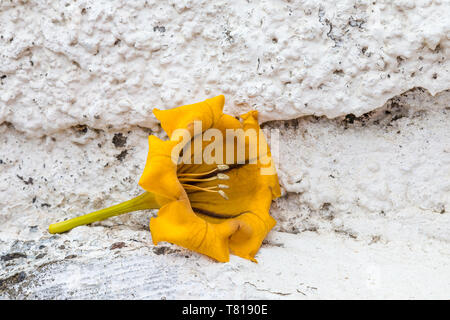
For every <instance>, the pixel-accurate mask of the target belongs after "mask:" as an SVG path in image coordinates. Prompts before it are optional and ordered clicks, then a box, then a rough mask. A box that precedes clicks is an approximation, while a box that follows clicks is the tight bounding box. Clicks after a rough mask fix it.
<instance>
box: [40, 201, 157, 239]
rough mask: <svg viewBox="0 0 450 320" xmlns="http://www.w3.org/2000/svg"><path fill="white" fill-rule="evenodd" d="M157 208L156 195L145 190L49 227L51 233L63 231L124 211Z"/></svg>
mask: <svg viewBox="0 0 450 320" xmlns="http://www.w3.org/2000/svg"><path fill="white" fill-rule="evenodd" d="M157 208H159V205H158V203H157V202H156V200H155V196H154V195H153V194H152V193H149V192H145V193H143V194H141V195H140V196H137V197H136V198H133V199H131V200H128V201H125V202H122V203H119V204H116V205H115V206H112V207H109V208H105V209H101V210H98V211H95V212H91V213H88V214H85V215H83V216H80V217H76V218H73V219H70V220H67V221H61V222H57V223H54V224H51V225H50V226H49V227H48V231H49V232H50V233H62V232H66V231H69V230H70V229H73V228H76V227H79V226H82V225H86V224H89V223H92V222H95V221H101V220H104V219H107V218H110V217H114V216H118V215H120V214H123V213H128V212H132V211H138V210H145V209H157Z"/></svg>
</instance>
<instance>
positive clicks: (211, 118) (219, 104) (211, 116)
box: [153, 95, 225, 138]
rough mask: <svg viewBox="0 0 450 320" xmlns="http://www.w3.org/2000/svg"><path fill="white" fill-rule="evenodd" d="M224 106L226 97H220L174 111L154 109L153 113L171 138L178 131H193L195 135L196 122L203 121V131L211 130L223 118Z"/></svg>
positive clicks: (174, 109)
mask: <svg viewBox="0 0 450 320" xmlns="http://www.w3.org/2000/svg"><path fill="white" fill-rule="evenodd" d="M224 104H225V97H224V96H223V95H219V96H217V97H214V98H211V99H206V100H205V101H202V102H198V103H194V104H189V105H184V106H181V107H177V108H173V109H168V110H159V109H153V113H154V115H155V117H156V118H157V119H158V120H159V121H160V122H161V127H162V128H163V129H164V131H165V132H166V133H167V135H168V136H169V138H170V137H172V133H173V132H174V131H175V130H176V129H188V130H190V131H192V132H191V134H192V135H193V127H192V124H193V122H194V121H202V129H203V131H204V130H207V129H209V128H211V127H212V126H214V124H215V123H217V121H218V120H219V119H220V117H221V116H222V109H223V106H224Z"/></svg>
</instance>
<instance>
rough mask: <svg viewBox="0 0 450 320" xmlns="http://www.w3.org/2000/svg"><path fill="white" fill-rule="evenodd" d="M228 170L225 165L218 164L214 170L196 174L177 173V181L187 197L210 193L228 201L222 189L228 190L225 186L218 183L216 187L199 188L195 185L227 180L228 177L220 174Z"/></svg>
mask: <svg viewBox="0 0 450 320" xmlns="http://www.w3.org/2000/svg"><path fill="white" fill-rule="evenodd" d="M228 169H230V167H229V166H227V165H226V164H219V165H218V166H217V167H216V168H214V169H212V170H209V171H204V172H197V173H178V180H179V181H180V182H181V185H182V186H183V188H184V190H186V193H187V194H188V195H189V194H190V193H193V192H211V193H217V194H219V195H220V196H222V197H223V198H224V199H225V200H228V196H227V194H226V193H225V191H223V190H222V189H228V188H229V186H228V185H226V184H222V183H218V184H216V185H212V186H208V187H200V186H198V185H197V184H199V183H202V182H208V181H215V180H228V179H230V177H229V176H227V175H226V174H224V173H222V172H220V171H226V170H228Z"/></svg>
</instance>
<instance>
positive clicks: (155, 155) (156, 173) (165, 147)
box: [139, 136, 187, 204]
mask: <svg viewBox="0 0 450 320" xmlns="http://www.w3.org/2000/svg"><path fill="white" fill-rule="evenodd" d="M148 144H149V151H148V156H147V162H146V164H145V168H144V172H143V173H142V176H141V178H140V179H139V185H140V186H141V187H142V188H143V189H145V190H146V191H148V192H152V193H154V194H156V195H159V196H160V197H159V198H158V199H157V200H159V203H160V204H164V203H166V202H168V201H169V200H172V201H173V200H178V199H182V198H183V199H186V197H187V196H186V193H185V191H184V189H183V187H182V186H181V184H180V182H179V181H178V178H177V160H178V158H176V157H173V158H172V149H173V148H174V147H175V146H176V145H177V142H176V141H170V140H169V141H163V140H161V139H159V138H158V137H156V136H149V137H148ZM161 202H162V203H161Z"/></svg>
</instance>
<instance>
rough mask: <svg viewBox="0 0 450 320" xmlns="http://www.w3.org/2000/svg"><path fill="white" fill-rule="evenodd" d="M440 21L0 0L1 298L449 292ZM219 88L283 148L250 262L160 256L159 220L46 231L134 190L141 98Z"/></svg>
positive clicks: (251, 6)
mask: <svg viewBox="0 0 450 320" xmlns="http://www.w3.org/2000/svg"><path fill="white" fill-rule="evenodd" d="M449 19H450V3H449V2H448V1H425V0H423V1H379V0H377V1H371V2H367V1H358V0H348V1H339V2H338V4H335V1H285V2H283V1H231V2H220V1H214V2H211V1H189V2H188V1H186V2H184V1H167V2H163V1H123V0H122V1H47V2H44V1H3V2H0V57H1V59H0V258H1V260H0V264H1V269H0V297H6V298H8V297H18V298H33V297H45V298H70V297H75V298H76V297H84V298H92V297H99V298H102V297H105V298H117V297H120V298H123V297H128V298H132V297H136V298H161V297H163V296H164V297H167V298H180V297H187V298H189V297H213V298H222V297H228V298H305V297H306V298H308V297H313V298H342V297H350V298H357V297H401V298H418V297H419V298H428V297H438V298H448V297H449V292H450V272H449V271H448V270H450V259H449V256H450V252H449V247H450V246H449V243H450V233H449V232H448V230H450V218H449V217H450V216H449V215H448V212H450V184H449V183H450V182H449V181H450V135H449V134H450V131H449V130H448V127H449V124H450V119H449V116H450V102H449V101H450V91H448V90H447V91H445V90H446V89H449V87H450V86H449V83H450V81H449V80H450V72H449V62H448V58H449V56H450V51H449V50H450V20H449ZM415 87H422V88H425V89H426V90H425V89H420V88H416V89H413V88H415ZM410 89H413V90H411V91H408V90H410ZM403 92H406V93H404V94H402V93H403ZM220 93H223V94H224V95H225V97H226V108H225V110H226V112H228V113H231V114H233V115H238V114H240V113H243V112H246V111H248V110H250V109H257V110H259V111H260V115H261V121H262V122H264V124H263V127H264V130H265V132H266V133H267V134H268V135H270V132H271V130H272V129H278V130H280V133H281V138H282V142H283V143H282V144H281V146H280V153H279V158H278V159H279V160H278V163H277V167H278V172H279V176H280V182H281V185H282V189H283V197H282V198H281V199H279V200H277V201H276V202H275V203H274V205H273V206H272V210H271V213H272V215H273V216H274V217H275V218H276V219H277V222H278V224H277V226H276V228H275V231H274V232H272V233H271V235H270V236H269V238H268V239H267V241H266V242H265V244H264V245H263V247H262V249H261V250H260V253H259V254H258V256H257V258H258V261H259V264H258V265H255V264H253V263H250V262H247V261H244V260H242V259H239V258H235V257H234V258H232V260H231V262H230V263H229V264H225V265H223V264H217V263H214V262H212V261H211V260H209V259H207V258H205V257H202V256H200V255H197V254H195V253H191V252H188V251H186V250H183V249H181V248H179V247H176V246H172V245H163V246H161V247H153V245H152V244H151V238H150V233H149V232H148V219H149V217H150V215H151V214H152V213H151V212H140V213H133V214H130V215H125V216H121V217H116V218H113V219H110V220H107V221H103V222H101V223H97V224H95V226H91V227H80V228H77V229H75V230H73V231H71V232H69V233H66V234H62V235H57V236H50V235H49V234H48V233H47V231H46V229H47V227H48V224H49V223H52V222H55V221H57V220H61V219H65V218H70V217H74V216H77V215H79V214H81V213H86V212H88V211H93V210H95V209H99V208H102V207H105V206H108V205H112V204H114V203H117V202H120V201H123V200H126V199H128V198H130V197H131V196H134V195H137V194H138V193H140V192H141V191H140V189H139V187H138V186H137V180H138V178H139V176H140V174H141V172H142V169H143V166H144V163H145V158H146V153H147V139H146V137H147V135H148V134H157V135H160V136H162V135H163V133H162V132H161V131H160V128H159V127H158V125H157V122H156V119H155V118H154V117H153V115H152V114H151V109H152V108H154V107H159V108H172V107H175V106H179V105H181V104H188V103H193V102H197V101H200V100H203V99H204V98H207V97H211V96H213V95H216V94H220ZM400 94H401V95H400ZM389 99H390V100H389ZM318 116H323V117H318ZM299 117H301V118H299ZM289 119H294V120H289ZM280 120H282V121H280ZM287 120H289V121H287ZM118 243H123V245H122V244H119V245H118ZM113 244H116V245H113ZM274 257H276V258H275V259H274ZM106 265H107V266H108V267H107V268H106V269H105V267H104V266H106ZM198 265H201V268H199V267H198ZM199 269H201V270H199ZM149 270H152V272H149ZM155 270H156V272H155ZM124 292H125V293H124Z"/></svg>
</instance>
